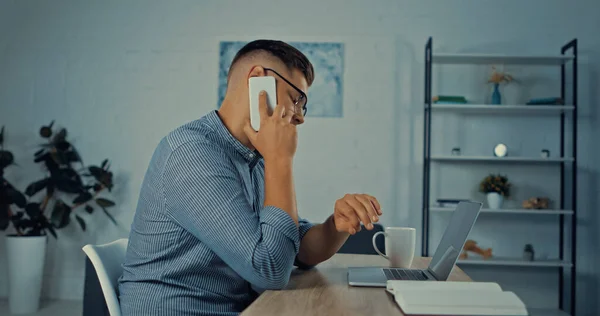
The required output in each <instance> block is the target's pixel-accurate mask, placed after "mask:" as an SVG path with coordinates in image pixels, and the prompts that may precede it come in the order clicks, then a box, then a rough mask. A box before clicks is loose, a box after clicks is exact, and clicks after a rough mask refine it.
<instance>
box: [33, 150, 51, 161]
mask: <svg viewBox="0 0 600 316" xmlns="http://www.w3.org/2000/svg"><path fill="white" fill-rule="evenodd" d="M42 150H44V149H42ZM49 158H51V157H50V153H45V154H43V155H41V156H38V155H36V157H35V159H33V162H35V163H38V162H40V161H44V160H46V159H49Z"/></svg>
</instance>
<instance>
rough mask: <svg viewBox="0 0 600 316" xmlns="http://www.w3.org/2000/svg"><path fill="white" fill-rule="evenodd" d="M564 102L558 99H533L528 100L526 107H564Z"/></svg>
mask: <svg viewBox="0 0 600 316" xmlns="http://www.w3.org/2000/svg"><path fill="white" fill-rule="evenodd" d="M564 104H565V102H564V101H563V99H561V98H559V97H550V98H535V99H531V100H529V101H528V102H527V103H526V105H564Z"/></svg>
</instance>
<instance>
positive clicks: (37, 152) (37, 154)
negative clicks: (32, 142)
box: [33, 148, 46, 162]
mask: <svg viewBox="0 0 600 316" xmlns="http://www.w3.org/2000/svg"><path fill="white" fill-rule="evenodd" d="M45 150H46V149H44V148H42V149H40V150H38V151H36V152H35V154H33V155H34V156H39V155H41V154H42V153H43V152H44V151H45ZM36 162H37V161H36Z"/></svg>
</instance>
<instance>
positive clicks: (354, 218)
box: [333, 194, 383, 235]
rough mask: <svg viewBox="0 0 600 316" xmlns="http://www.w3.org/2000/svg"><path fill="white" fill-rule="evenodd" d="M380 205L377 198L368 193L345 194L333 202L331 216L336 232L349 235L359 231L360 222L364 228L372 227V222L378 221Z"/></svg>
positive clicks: (380, 212)
mask: <svg viewBox="0 0 600 316" xmlns="http://www.w3.org/2000/svg"><path fill="white" fill-rule="evenodd" d="M382 214H383V212H382V211H381V205H380V204H379V202H378V201H377V199H376V198H375V197H373V196H370V195H368V194H346V195H345V196H344V197H343V198H341V199H339V200H337V201H336V202H335V209H334V213H333V218H334V222H335V228H336V229H337V231H338V232H346V233H349V234H351V235H354V234H356V233H357V232H359V231H360V229H361V228H360V227H361V226H360V224H361V222H362V224H363V225H364V226H365V228H366V229H368V230H371V229H373V223H376V222H378V221H379V216H381V215H382Z"/></svg>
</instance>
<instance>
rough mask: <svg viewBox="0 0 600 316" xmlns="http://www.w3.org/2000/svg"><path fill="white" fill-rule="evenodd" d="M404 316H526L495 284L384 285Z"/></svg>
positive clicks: (520, 305)
mask: <svg viewBox="0 0 600 316" xmlns="http://www.w3.org/2000/svg"><path fill="white" fill-rule="evenodd" d="M386 291H387V292H389V293H390V294H391V295H393V296H394V300H395V301H396V303H397V304H398V306H399V307H400V309H402V312H403V313H404V314H405V315H518V316H521V315H529V314H528V312H527V307H526V306H525V304H524V303H523V301H521V299H520V298H519V297H518V296H517V295H516V294H515V293H513V292H511V291H504V290H502V288H501V287H500V285H498V283H495V282H457V281H431V282H429V281H427V282H424V281H400V280H389V281H387V285H386Z"/></svg>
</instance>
